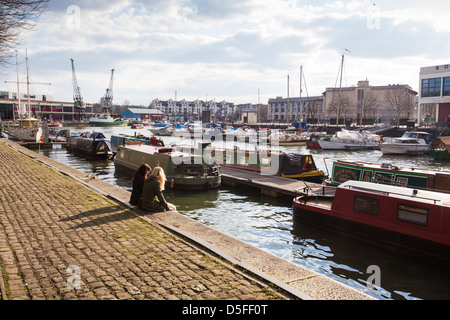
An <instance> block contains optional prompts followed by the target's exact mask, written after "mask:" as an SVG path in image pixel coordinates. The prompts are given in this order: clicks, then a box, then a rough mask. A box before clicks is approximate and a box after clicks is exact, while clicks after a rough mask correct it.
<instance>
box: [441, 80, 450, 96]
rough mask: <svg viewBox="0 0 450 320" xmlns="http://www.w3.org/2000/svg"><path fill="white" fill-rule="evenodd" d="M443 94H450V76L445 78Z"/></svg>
mask: <svg viewBox="0 0 450 320" xmlns="http://www.w3.org/2000/svg"><path fill="white" fill-rule="evenodd" d="M442 95H443V96H450V77H445V78H444V87H443V89H442Z"/></svg>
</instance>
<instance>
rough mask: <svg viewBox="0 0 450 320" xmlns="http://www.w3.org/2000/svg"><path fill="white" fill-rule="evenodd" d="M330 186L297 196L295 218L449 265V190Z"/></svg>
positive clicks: (366, 184) (362, 184)
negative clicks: (330, 191)
mask: <svg viewBox="0 0 450 320" xmlns="http://www.w3.org/2000/svg"><path fill="white" fill-rule="evenodd" d="M330 189H331V190H334V191H335V194H331V195H329V196H326V195H318V194H328V193H326V192H317V190H316V192H315V193H314V194H312V193H305V194H304V195H302V196H300V197H297V198H295V199H294V201H293V218H294V219H296V220H298V221H302V220H303V221H307V222H311V223H315V224H318V225H320V226H322V227H325V228H327V229H330V230H334V231H336V232H339V233H342V234H347V235H351V236H353V237H356V238H357V239H358V240H362V239H365V240H367V241H370V242H373V243H375V244H377V245H382V246H387V247H388V248H395V249H396V250H401V251H404V252H405V253H408V254H412V255H414V256H417V257H420V258H425V259H426V260H430V261H436V262H437V261H441V262H442V261H444V262H445V263H447V265H448V266H450V231H449V230H450V229H449V228H450V196H449V195H448V194H446V193H440V192H433V191H424V190H417V189H410V188H402V187H396V186H386V185H379V184H374V183H369V182H359V181H348V182H346V183H345V184H343V185H341V186H339V187H328V188H327V190H328V191H329V190H330ZM323 191H325V189H324V190H323Z"/></svg>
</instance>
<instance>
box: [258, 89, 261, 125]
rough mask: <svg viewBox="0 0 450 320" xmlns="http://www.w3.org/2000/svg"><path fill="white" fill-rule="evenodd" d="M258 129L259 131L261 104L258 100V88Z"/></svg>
mask: <svg viewBox="0 0 450 320" xmlns="http://www.w3.org/2000/svg"><path fill="white" fill-rule="evenodd" d="M258 127H259V129H261V102H260V99H259V88H258Z"/></svg>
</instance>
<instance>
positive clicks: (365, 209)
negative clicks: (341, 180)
mask: <svg viewBox="0 0 450 320" xmlns="http://www.w3.org/2000/svg"><path fill="white" fill-rule="evenodd" d="M378 203H379V200H378V199H374V198H369V197H363V196H355V198H354V200H353V210H355V211H358V212H362V213H368V214H373V215H377V214H378Z"/></svg>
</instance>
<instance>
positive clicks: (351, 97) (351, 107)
mask: <svg viewBox="0 0 450 320" xmlns="http://www.w3.org/2000/svg"><path fill="white" fill-rule="evenodd" d="M323 95H324V98H325V99H324V103H325V108H324V117H327V118H328V119H330V120H331V122H332V123H336V119H337V118H338V117H339V123H343V122H344V119H345V120H353V121H354V122H357V123H358V124H369V123H373V122H374V121H382V122H389V121H394V120H396V121H400V119H401V118H411V117H413V116H414V107H415V102H416V96H417V92H416V91H414V90H412V89H411V87H410V86H409V85H406V84H392V85H391V84H389V85H384V86H371V85H370V84H369V81H367V80H365V81H358V85H357V86H352V87H345V88H327V89H326V91H325V92H324V93H323Z"/></svg>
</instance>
